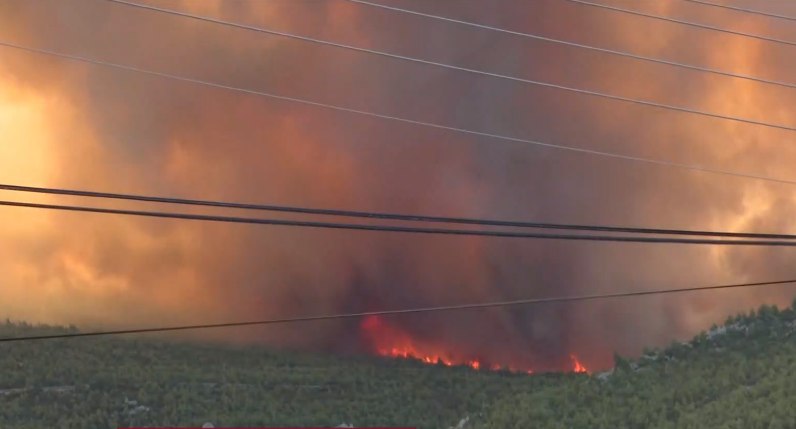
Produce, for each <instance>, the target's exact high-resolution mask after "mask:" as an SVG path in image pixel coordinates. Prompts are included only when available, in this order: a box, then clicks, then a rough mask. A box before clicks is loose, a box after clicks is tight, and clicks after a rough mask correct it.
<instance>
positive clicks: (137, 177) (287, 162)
mask: <svg viewBox="0 0 796 429" xmlns="http://www.w3.org/2000/svg"><path fill="white" fill-rule="evenodd" d="M151 3H152V4H156V5H161V6H165V7H170V8H175V9H177V8H180V9H181V10H189V11H192V12H196V13H201V14H206V15H211V16H217V17H221V18H225V19H229V20H234V21H236V22H241V23H247V24H252V25H260V26H264V27H269V28H275V29H279V30H285V31H290V32H295V33H297V34H305V35H309V36H312V37H318V38H323V39H330V40H334V41H338V42H340V43H347V44H353V45H357V46H362V47H368V48H373V49H379V50H385V51H389V52H395V53H398V54H401V55H407V56H414V57H419V58H424V59H429V60H434V61H439V62H445V63H451V64H457V65H461V66H463V67H470V68H476V69H483V70H489V71H492V72H495V73H501V74H508V75H514V76H522V77H525V78H528V79H536V80H544V81H549V82H552V83H557V84H562V85H567V86H573V87H579V88H586V89H593V90H597V91H604V92H610V93H613V94H617V95H621V96H625V97H633V98H641V99H649V100H655V101H657V102H661V103H667V104H675V105H682V106H688V107H689V108H693V109H700V110H705V111H711V112H716V113H720V114H724V115H733V116H740V117H745V118H750V119H755V120H760V121H766V122H772V123H778V124H788V125H791V126H796V123H794V121H793V119H792V117H793V114H794V110H793V107H792V106H793V103H792V101H793V97H794V92H793V91H794V90H790V89H782V88H779V87H774V86H770V85H765V84H760V83H754V82H749V81H743V80H738V79H732V78H727V77H720V76H715V75H709V74H705V73H699V72H695V71H687V70H683V69H676V68H671V67H665V66H659V65H651V64H646V63H642V62H639V61H633V60H629V59H621V58H617V57H611V56H606V55H601V54H597V53H591V52H588V51H584V50H578V49H574V48H565V47H561V46H558V45H552V44H546V43H542V42H538V41H533V40H530V39H525V38H521V37H513V36H507V35H501V34H496V33H493V32H488V31H484V30H478V29H471V28H467V27H464V26H459V25H455V24H450V23H442V22H436V21H430V20H428V19H425V18H422V17H413V16H408V15H400V14H395V13H392V12H388V11H384V10H379V9H376V8H370V7H366V6H361V5H356V4H353V3H349V2H346V1H343V0H334V1H329V2H323V3H315V2H292V1H271V2H262V3H261V2H244V1H232V2H201V3H195V2H182V3H172V2H169V3H160V2H151ZM612 4H618V5H623V6H625V7H644V8H646V9H648V10H649V11H650V12H651V13H656V14H665V15H670V16H677V17H680V18H683V19H689V20H695V21H696V20H699V21H700V22H706V23H709V24H711V25H717V26H723V27H728V28H737V29H738V30H741V31H747V32H751V33H757V34H767V35H771V36H772V37H778V38H783V39H787V38H788V37H790V40H796V33H795V32H794V31H793V30H792V29H791V27H788V26H787V25H786V24H782V23H778V22H776V20H771V19H769V18H764V17H752V16H747V17H746V18H745V19H744V20H738V19H737V17H738V16H737V12H735V14H736V15H733V12H731V11H726V10H720V9H716V8H709V7H705V6H701V7H700V6H698V5H693V4H687V3H682V4H681V3H668V2H656V3H644V4H643V5H642V4H637V3H632V4H625V3H622V2H612ZM402 6H404V7H407V8H413V9H415V10H424V11H428V12H429V13H438V14H443V15H446V16H451V17H456V18H460V19H466V20H473V21H478V22H483V23H489V24H492V25H496V26H500V27H503V28H510V29H516V30H519V31H527V32H531V33H539V34H545V35H548V36H550V37H558V38H563V39H566V40H572V41H576V42H579V43H586V44H592V45H597V46H604V47H609V48H612V49H618V50H627V51H631V52H634V53H637V54H640V55H648V56H655V57H661V58H667V59H670V60H672V61H681V62H687V63H692V64H699V65H701V66H704V67H711V68H716V69H722V70H734V71H737V72H739V73H746V74H750V75H755V76H760V77H764V78H767V79H772V80H783V81H787V80H788V79H789V78H790V77H792V76H793V71H794V68H796V57H794V56H793V55H789V52H788V50H789V49H792V48H791V47H788V46H782V45H777V44H773V43H767V42H763V41H759V40H754V39H748V38H742V37H738V36H732V35H726V34H720V33H715V32H709V31H704V30H698V29H689V28H688V27H683V26H678V25H675V24H670V23H663V22H656V21H650V20H643V19H640V18H637V17H632V16H627V15H622V14H617V13H613V12H609V11H602V10H599V9H595V8H590V7H586V6H582V5H581V6H579V5H575V4H571V3H568V2H559V1H541V2H534V3H533V4H526V3H511V2H499V3H496V4H495V7H494V8H490V9H489V10H484V8H483V7H482V4H481V3H480V2H457V3H455V7H454V6H453V4H450V3H431V4H429V3H427V2H407V3H402ZM758 6H759V5H758ZM781 9H782V11H781V12H782V13H788V12H790V13H791V14H793V15H796V9H795V8H794V7H791V6H790V5H781ZM788 9H792V10H788ZM0 37H1V38H2V39H3V40H7V41H11V42H15V43H21V44H26V45H30V46H35V47H41V48H45V49H52V50H57V51H60V52H65V53H72V54H77V55H81V56H85V57H91V58H101V59H104V60H106V61H109V62H116V63H122V64H129V65H134V66H136V67H141V68H145V69H152V70H158V71H162V72H167V73H174V74H178V75H181V76H187V77H192V78H196V79H206V80H210V81H213V82H218V83H222V84H227V85H233V86H239V87H244V88H248V89H254V90H260V91H267V92H273V93H277V94H280V95H287V96H294V97H300V98H307V99H312V100H316V101H319V102H323V103H330V104H340V105H344V106H347V107H350V108H354V109H361V110H368V111H374V112H378V113H382V114H387V115H396V116H401V117H407V118H411V119H417V120H422V121H426V122H434V123H441V124H447V125H450V126H456V127H462V128H468V129H474V130H481V131H484V132H494V133H498V134H504V135H511V136H517V137H522V138H528V139H536V140H541V141H545V142H550V143H558V144H565V145H573V146H579V147H588V148H594V149H598V150H608V151H615V152H621V153H626V154H631V155H636V156H644V157H654V158H658V159H665V160H671V161H675V162H683V163H689V164H699V165H705V166H712V167H715V168H722V169H727V170H734V171H739V172H745V173H754V174H761V175H771V176H776V177H782V178H790V179H793V175H792V172H791V170H792V168H791V167H792V165H793V161H794V160H796V145H794V144H793V143H794V138H793V135H794V134H793V133H791V132H787V131H782V130H775V129H771V128H765V127H760V126H754V125H748V124H741V123H737V122H731V121H724V120H719V119H711V118H706V117H701V116H698V115H689V114H684V113H677V112H670V111H665V110H661V109H655V108H649V107H644V106H634V105H630V104H627V103H621V102H614V101H609V100H603V99H599V98H594V97H588V96H583V95H577V94H573V93H568V92H563V91H558V90H552V89H544V88H540V87H536V86H531V85H524V84H519V83H516V82H509V81H505V80H499V79H495V78H489V77H484V76H476V75H472V74H467V73H463V72H452V71H450V70H444V69H440V68H437V67H432V66H427V65H420V64H412V63H408V62H402V61H397V60H391V59H386V58H379V57H375V56H371V55H366V54H362V53H356V52H351V51H346V50H342V49H336V48H331V47H323V46H319V45H313V44H308V43H305V42H301V41H295V40H290V39H285V38H279V37H275V36H267V35H263V34H257V33H253V32H248V31H243V30H237V29H232V28H226V27H222V26H218V25H213V24H210V23H202V22H197V21H191V20H188V19H184V18H178V17H174V16H169V15H166V14H158V13H153V12H148V11H142V10H137V9H132V8H129V7H124V6H120V5H114V4H111V3H108V2H103V1H98V0H84V1H80V2H71V3H69V5H66V4H63V3H61V2H57V1H40V2H24V3H23V2H6V3H2V4H0ZM0 136H2V141H0V180H2V181H3V182H7V183H20V184H28V185H42V186H59V187H69V188H84V189H92V190H104V191H111V192H129V193H141V194H157V195H171V196H185V197H197V198H206V199H219V200H227V201H249V202H262V203H273V204H284V205H298V206H307V207H329V208H343V209H358V210H373V211H390V212H399V213H422V214H431V215H451V216H463V217H464V216H467V217H486V218H499V219H521V220H537V221H552V222H560V223H564V222H566V223H591V224H606V225H636V226H653V227H670V228H692V229H721V230H738V231H747V230H748V231H759V232H786V231H789V230H792V228H793V227H794V222H793V215H794V214H796V207H794V199H793V197H792V196H791V195H792V191H791V189H790V188H789V187H788V186H786V185H776V184H771V183H764V182H761V181H755V180H749V179H741V178H730V177H722V176H716V175H710V174H705V173H698V172H690V171H685V170H677V169H672V168H664V167H657V166H651V165H647V164H641V163H635V164H634V163H628V162H625V161H620V160H611V159H605V158H598V157H594V156H588V155H583V154H575V153H567V152H562V151H555V150H551V149H544V148H538V147H529V146H528V145H523V144H517V143H507V142H504V141H500V140H493V139H486V138H476V137H474V136H471V135H465V134H457V133H453V132H448V131H442V130H435V129H428V128H423V127H418V126H411V125H407V124H401V123H396V122H389V121H384V120H379V119H374V118H365V117H362V116H357V115H352V114H347V113H342V112H334V111H329V110H323V109H319V108H316V107H310V106H303V105H299V104H291V103H288V102H282V101H275V100H271V99H268V98H264V97H256V96H251V95H244V94H240V93H234V92H229V91H223V90H218V89H213V88H208V87H202V86H198V85H194V84H188V83H181V82H176V81H171V80H167V79H163V78H157V77H150V76H144V75H141V74H135V73H131V72H120V71H114V70H110V69H107V68H101V67H97V66H90V65H85V64H79V63H74V62H68V61H64V60H59V59H53V58H47V57H42V56H37V55H33V54H29V53H23V52H18V51H14V50H11V49H8V48H2V55H1V56H0ZM0 197H2V198H3V199H15V200H18V199H25V200H35V201H52V202H59V203H76V202H77V200H75V199H71V198H64V197H60V198H56V197H44V196H28V195H24V196H23V195H17V194H11V193H3V194H2V195H0ZM80 202H81V203H85V201H80ZM91 204H93V205H110V204H111V203H102V202H91ZM112 205H113V206H114V207H116V206H123V207H127V205H125V204H121V203H113V204H112ZM143 206H144V208H155V207H149V206H146V205H143ZM136 207H141V206H136ZM169 209H179V210H186V209H184V208H179V207H174V208H169ZM210 212H211V213H215V212H214V211H212V210H211V211H210ZM274 216H277V215H274ZM0 219H2V222H0V239H1V240H2V243H3V246H0V272H1V273H2V275H0V315H2V316H7V317H10V318H12V319H26V320H31V321H42V322H56V323H76V324H80V325H82V326H85V327H121V326H142V325H153V324H183V323H201V322H217V321H229V320H241V319H263V318H272V317H285V316H294V315H304V314H307V315H314V314H323V313H334V312H343V311H346V312H347V311H363V310H375V309H383V308H384V309H386V308H403V307H409V306H426V305H444V304H458V303H469V302H477V301H486V300H502V299H516V298H525V297H544V296H552V295H555V296H560V295H576V294H585V293H598V292H608V291H617V290H621V291H625V290H642V289H656V288H671V287H682V286H691V285H708V284H719V283H725V282H735V281H744V280H752V281H761V280H778V279H783V278H790V277H793V276H794V272H793V271H792V263H791V261H792V260H793V259H792V258H793V256H794V253H793V252H792V251H790V250H787V249H783V248H774V249H755V248H733V249H726V248H716V247H700V246H692V247H687V246H681V245H644V244H608V243H582V242H555V241H546V240H541V241H534V240H523V241H520V240H516V239H500V238H478V237H439V236H412V235H402V234H394V233H372V232H351V231H323V230H310V229H299V228H280V227H258V226H240V225H223V224H209V223H199V222H189V221H173V220H151V219H150V220H146V219H143V220H142V219H135V218H126V217H109V216H103V215H86V214H79V215H78V214H68V213H51V212H41V211H35V210H31V209H20V208H3V209H0ZM792 295H793V293H792V291H791V290H790V289H788V288H787V287H781V288H776V289H775V288H772V289H765V290H763V289H757V290H748V291H726V292H715V293H694V294H688V295H681V296H666V297H648V298H639V299H634V300H633V301H630V300H611V301H599V302H588V303H578V304H567V305H564V304H557V305H546V306H534V307H525V308H511V309H499V310H498V309H491V310H474V311H466V312H456V313H453V312H451V313H445V314H442V313H441V314H425V315H413V316H405V317H399V318H394V319H393V322H394V323H396V324H398V325H400V326H401V327H402V328H403V329H404V330H406V331H408V332H410V333H411V334H412V335H414V336H416V337H417V338H421V339H423V340H424V341H428V342H433V343H439V344H444V345H446V346H447V347H450V348H452V349H455V350H457V351H458V352H459V353H462V354H469V355H473V356H484V357H487V358H489V360H491V361H495V362H527V363H528V364H530V365H534V366H535V367H539V368H556V367H560V366H562V365H564V366H566V365H569V354H570V353H576V354H577V355H578V357H579V358H580V360H581V361H583V362H584V363H585V364H586V365H587V366H588V367H590V368H592V367H600V366H607V365H609V364H610V362H611V355H612V354H613V352H614V351H618V352H620V353H637V352H639V351H640V349H641V347H643V346H648V345H663V344H666V343H667V342H669V341H672V340H675V339H683V338H686V337H688V336H690V335H692V334H694V333H696V332H697V331H698V330H701V329H704V328H706V327H708V326H709V325H710V324H711V323H713V322H720V321H722V320H723V319H724V318H725V317H726V316H728V315H729V314H732V313H735V312H737V311H744V310H747V309H749V308H750V307H753V306H757V305H759V304H761V303H776V304H788V303H789V302H790V300H791V297H792ZM357 323H358V322H357V321H348V322H323V323H315V324H312V325H310V324H296V325H292V326H282V327H278V328H277V327H271V328H267V329H266V328H261V329H246V330H230V331H224V332H220V331H216V332H205V333H202V334H201V335H203V336H207V337H212V338H225V339H230V338H232V339H237V340H241V341H266V342H269V343H272V344H276V345H280V346H286V347H307V348H314V349H321V350H334V351H338V352H340V351H354V352H362V351H365V350H363V347H366V346H365V345H363V344H362V341H361V333H360V332H359V331H358V326H357Z"/></svg>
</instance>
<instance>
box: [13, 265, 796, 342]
mask: <svg viewBox="0 0 796 429" xmlns="http://www.w3.org/2000/svg"><path fill="white" fill-rule="evenodd" d="M791 283H796V280H778V281H769V282H757V283H737V284H725V285H717V286H696V287H686V288H678V289H657V290H646V291H630V292H616V293H602V294H592V295H576V296H559V297H550V298H530V299H517V300H510V301H493V302H480V303H473V304H459V305H443V306H435V307H415V308H404V309H398V310H380V311H363V312H359V313H336V314H323V315H314V316H296V317H285V318H279V319H266V320H254V321H241V322H226V323H208V324H201V325H183V326H166V327H154V328H135V329H120V330H112V331H95V332H68V333H62V334H49V335H35V336H19V337H3V338H0V343H11V342H23V341H24V342H27V341H41V340H54V339H74V338H85V337H98V336H109V335H129V334H143V333H154V332H168V331H187V330H197V329H217V328H231V327H242V326H256V325H277V324H285V323H297V322H313V321H321V320H339V319H354V318H362V317H368V316H395V315H402V314H415V313H438V312H443V311H457V310H473V309H480V308H496V307H511V306H520V305H537V304H553V303H561V302H577V301H590V300H598V299H612V298H629V297H640V296H649V295H663V294H673V293H685V292H698V291H715V290H722V289H739V288H751V287H762V286H773V285H783V284H791Z"/></svg>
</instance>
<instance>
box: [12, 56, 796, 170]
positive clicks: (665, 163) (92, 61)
mask: <svg viewBox="0 0 796 429" xmlns="http://www.w3.org/2000/svg"><path fill="white" fill-rule="evenodd" d="M0 46H4V47H7V48H12V49H18V50H20V51H24V52H28V53H33V54H38V55H47V56H53V57H57V58H61V59H66V60H70V61H79V62H82V63H87V64H92V65H97V66H102V67H108V68H112V69H116V70H124V71H128V72H133V73H140V74H144V75H148V76H157V77H160V78H164V79H172V80H176V81H180V82H186V83H192V84H195V85H203V86H207V87H210V88H216V89H223V90H226V91H235V92H238V93H241V94H247V95H256V96H260V97H267V98H271V99H273V100H279V101H286V102H291V103H297V104H303V105H306V106H312V107H318V108H322V109H328V110H334V111H338V112H345V113H353V114H356V115H362V116H366V117H371V118H377V119H383V120H389V121H395V122H400V123H404V124H410V125H417V126H422V127H428V128H434V129H438V130H444V131H452V132H457V133H462V134H467V135H471V136H477V137H487V138H491V139H496V140H501V141H505V142H511V143H523V144H529V145H533V146H539V147H544V148H548V149H557V150H564V151H569V152H575V153H582V154H587V155H595V156H602V157H606V158H614V159H621V160H624V161H633V162H643V163H645V164H652V165H658V166H663V167H673V168H680V169H683V170H691V171H699V172H702V173H711V174H719V175H723V176H732V177H741V178H744V179H755V180H763V181H766V182H773V183H781V184H786V185H796V181H795V180H788V179H779V178H776V177H769V176H761V175H757V174H747V173H738V172H734V171H728V170H720V169H716V168H709V167H703V166H701V165H696V164H682V163H679V162H673V161H663V160H658V159H653V158H643V157H638V156H632V155H623V154H620V153H614V152H605V151H600V150H595V149H586V148H582V147H576V146H565V145H560V144H555V143H545V142H541V141H537V140H530V139H524V138H520V137H512V136H506V135H502V134H494V133H488V132H484V131H476V130H470V129H467V128H458V127H452V126H448V125H443V124H436V123H433V122H424V121H418V120H414V119H408V118H402V117H400V116H391V115H384V114H381V113H374V112H368V111H365V110H357V109H352V108H349V107H344V106H338V105H335V104H326V103H320V102H317V101H311V100H306V99H303V98H296V97H288V96H285V95H278V94H274V93H270V92H265V91H256V90H252V89H245V88H240V87H236V86H231V85H224V84H220V83H214V82H209V81H206V80H201V79H194V78H190V77H185V76H179V75H174V74H170V73H163V72H158V71H153V70H147V69H142V68H138V67H133V66H126V65H122V64H116V63H111V62H107V61H102V60H96V59H93V58H86V57H81V56H77V55H70V54H64V53H61V52H56V51H50V50H47V49H39V48H31V47H27V46H23V45H18V44H15V43H10V42H4V41H0Z"/></svg>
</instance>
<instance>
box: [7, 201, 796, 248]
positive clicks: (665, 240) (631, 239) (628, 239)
mask: <svg viewBox="0 0 796 429" xmlns="http://www.w3.org/2000/svg"><path fill="white" fill-rule="evenodd" d="M0 206H10V207H27V208H36V209H46V210H63V211H73V212H84V213H102V214H117V215H127V216H143V217H154V218H167V219H182V220H199V221H211V222H227V223H238V224H256V225H274V226H295V227H304V228H322V229H338V230H360V231H382V232H403V233H415V234H442V235H459V236H481V237H504V238H535V239H547V240H575V241H603V242H620V243H660V244H699V245H721V246H783V247H796V241H789V240H738V239H733V240H729V239H727V240H721V239H708V238H671V237H640V236H617V235H587V234H542V233H534V232H514V231H491V230H490V231H484V230H470V229H449V228H416V227H405V226H388V225H371V224H351V223H332V222H313V221H299V220H283V219H262V218H249V217H232V216H216V215H199V214H190V213H173V212H160V211H157V212H156V211H140V210H122V209H107V208H100V207H87V206H71V205H60V204H39V203H28V202H20V201H0Z"/></svg>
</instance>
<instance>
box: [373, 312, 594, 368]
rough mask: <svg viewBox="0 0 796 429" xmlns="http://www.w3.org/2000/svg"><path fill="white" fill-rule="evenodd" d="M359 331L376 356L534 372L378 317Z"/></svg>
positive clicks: (575, 365) (577, 363) (579, 365)
mask: <svg viewBox="0 0 796 429" xmlns="http://www.w3.org/2000/svg"><path fill="white" fill-rule="evenodd" d="M361 330H362V334H363V336H364V337H365V339H366V340H367V342H368V343H369V344H370V346H371V347H372V350H373V351H374V352H375V353H376V354H378V355H380V356H386V357H392V358H403V359H416V360H419V361H420V362H423V363H426V364H429V365H444V366H457V365H466V366H469V367H470V368H472V369H474V370H491V371H510V372H522V373H526V374H533V372H534V371H533V370H532V369H529V368H518V367H517V366H515V365H505V364H503V365H501V364H498V363H489V364H487V363H485V362H484V361H483V359H481V358H478V357H474V356H462V355H457V354H455V353H452V352H451V351H449V350H446V349H444V348H443V347H441V346H440V345H438V344H433V343H430V342H427V341H422V340H419V339H416V338H413V337H412V336H411V335H410V334H409V333H407V332H406V331H404V330H402V329H400V328H398V327H396V326H392V325H390V324H388V323H386V322H385V321H384V320H382V319H381V318H379V317H378V316H368V317H366V318H364V319H363V320H362V324H361ZM570 357H571V358H572V372H576V373H588V370H587V369H586V367H585V366H584V365H583V364H582V363H580V361H578V359H577V358H576V357H575V356H574V355H571V356H570Z"/></svg>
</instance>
